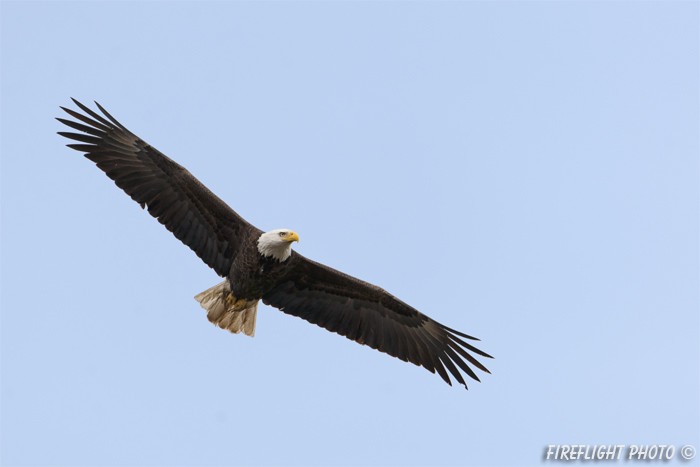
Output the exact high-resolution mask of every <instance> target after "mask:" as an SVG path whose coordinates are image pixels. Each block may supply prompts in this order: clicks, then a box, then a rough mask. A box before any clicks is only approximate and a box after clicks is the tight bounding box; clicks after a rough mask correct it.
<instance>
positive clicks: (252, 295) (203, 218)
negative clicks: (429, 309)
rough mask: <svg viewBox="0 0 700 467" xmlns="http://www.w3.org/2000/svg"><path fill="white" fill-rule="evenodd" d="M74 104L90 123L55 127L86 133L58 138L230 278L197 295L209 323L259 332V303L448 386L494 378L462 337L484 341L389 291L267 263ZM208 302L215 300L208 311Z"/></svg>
mask: <svg viewBox="0 0 700 467" xmlns="http://www.w3.org/2000/svg"><path fill="white" fill-rule="evenodd" d="M73 101H74V102H75V104H76V105H77V106H78V107H79V108H80V109H81V110H83V112H85V113H86V114H87V116H86V115H83V114H80V113H78V112H76V111H73V110H70V109H66V108H63V107H62V108H63V110H65V111H66V112H67V113H68V114H69V115H70V116H72V117H74V118H75V119H77V120H79V121H80V122H82V123H78V122H75V121H71V120H65V119H61V118H59V119H58V120H59V121H60V122H61V123H63V124H65V125H67V126H69V127H71V128H73V129H75V130H78V131H80V132H82V133H72V132H59V134H60V135H62V136H65V137H66V138H70V139H72V140H75V141H78V142H80V144H69V145H68V147H70V148H73V149H76V150H78V151H81V152H84V153H85V157H87V158H88V159H90V160H91V161H93V162H95V163H96V164H97V166H98V167H99V168H100V169H101V170H102V171H104V172H105V173H106V174H107V176H108V177H109V178H111V179H112V180H114V182H115V183H116V185H117V186H118V187H119V188H121V189H122V190H124V191H125V192H126V193H127V194H128V195H129V196H131V198H132V199H133V200H134V201H136V202H137V203H139V204H140V205H141V206H142V207H147V208H148V212H149V213H150V214H151V215H152V216H153V217H155V218H156V219H158V221H159V222H160V223H161V224H163V225H165V227H166V228H167V229H168V230H169V231H171V232H173V234H174V235H175V237H177V238H178V239H179V240H181V241H182V242H183V243H184V244H185V245H187V246H189V247H190V248H191V249H192V250H193V251H194V252H195V253H196V254H197V256H199V257H200V258H201V259H202V260H203V261H204V262H205V263H206V264H207V265H208V266H210V267H211V268H212V269H214V271H216V273H217V274H218V275H219V276H221V277H225V278H227V281H224V283H222V284H220V285H219V286H216V287H214V288H212V289H210V290H209V291H206V292H203V293H202V294H200V295H199V296H198V297H197V299H198V300H200V303H202V306H204V307H205V308H208V309H209V315H208V317H209V319H210V321H212V322H214V323H215V324H217V325H219V326H220V327H222V328H225V329H229V330H230V331H231V332H240V331H241V330H242V327H243V324H241V323H240V322H239V323H238V324H234V321H236V320H238V321H241V320H248V321H249V323H248V325H250V320H251V319H252V329H253V331H254V327H255V310H257V302H258V300H262V301H263V303H265V304H266V305H271V306H273V307H275V308H279V309H280V310H282V311H283V312H285V313H287V314H289V315H293V316H298V317H300V318H303V319H305V320H306V321H309V322H310V323H314V324H317V325H318V326H320V327H323V328H325V329H327V330H329V331H332V332H336V333H338V334H340V335H342V336H345V337H347V338H348V339H351V340H354V341H356V342H359V343H360V344H364V345H368V346H370V347H371V348H373V349H377V350H379V351H380V352H384V353H387V354H389V355H391V356H393V357H397V358H399V359H401V360H403V361H405V362H411V363H414V364H415V365H419V366H423V367H424V368H426V369H427V370H428V371H430V372H432V373H435V372H437V373H438V374H439V375H440V376H441V377H442V378H443V379H444V380H445V382H447V383H448V384H450V385H451V384H452V383H451V382H450V377H449V375H448V372H449V373H451V374H452V375H453V377H454V378H455V379H456V380H457V381H458V382H459V383H460V384H463V385H464V386H465V387H466V386H467V384H466V382H465V381H464V378H463V376H462V374H461V373H460V371H459V370H460V369H461V370H462V371H463V372H464V373H465V374H467V375H468V376H469V377H471V378H472V379H474V380H476V381H479V378H478V377H477V376H476V374H475V373H474V371H473V370H472V368H471V367H470V366H469V365H468V364H467V362H468V363H469V364H471V365H472V366H474V367H476V368H479V369H480V370H482V371H485V372H488V370H487V369H486V368H485V367H484V366H483V365H482V364H481V363H479V362H478V361H477V360H476V359H475V358H474V357H473V356H472V355H471V354H470V353H469V352H471V353H474V354H477V355H481V356H482V357H487V358H492V357H490V356H489V355H488V354H486V353H484V352H482V351H481V350H478V349H476V348H475V347H473V346H472V345H470V344H468V343H467V342H465V341H464V340H463V339H462V338H464V339H471V340H478V339H476V338H474V337H471V336H468V335H466V334H462V333H460V332H458V331H455V330H453V329H450V328H448V327H446V326H443V325H442V324H440V323H438V322H436V321H434V320H432V319H431V318H429V317H427V316H426V315H424V314H422V313H420V312H419V311H417V310H416V309H414V308H412V307H411V306H409V305H407V304H406V303H404V302H402V301H401V300H399V299H398V298H396V297H394V296H393V295H391V294H389V293H388V292H386V291H385V290H383V289H381V288H379V287H377V286H375V285H372V284H369V283H367V282H364V281H361V280H359V279H356V278H354V277H352V276H349V275H347V274H343V273H342V272H339V271H336V270H335V269H332V268H329V267H328V266H324V265H322V264H319V263H316V262H314V261H311V260H309V259H307V258H305V257H303V256H302V255H300V254H298V253H296V252H294V251H292V253H291V256H289V257H288V258H287V259H286V260H284V261H279V260H277V259H275V258H273V257H270V256H263V255H262V254H261V252H260V251H259V247H258V240H259V239H260V237H261V235H263V232H262V231H261V230H259V229H257V228H255V227H254V226H252V225H250V224H249V223H248V222H246V221H245V220H244V219H243V218H241V217H240V216H239V215H238V214H236V212H235V211H233V209H231V208H230V207H229V206H228V205H226V203H224V202H223V201H222V200H220V199H219V198H218V197H217V196H216V195H215V194H213V193H212V192H211V191H209V189H207V187H205V186H204V185H202V184H201V183H200V182H199V181H198V180H197V179H196V178H194V177H193V176H192V174H190V173H189V172H188V171H187V170H186V169H185V168H183V167H182V166H180V165H179V164H177V163H175V162H174V161H172V160H171V159H169V158H168V157H167V156H165V155H164V154H162V153H161V152H159V151H158V150H157V149H155V148H154V147H152V146H150V145H149V144H147V143H146V142H145V141H143V140H141V139H140V138H139V137H138V136H136V135H134V134H133V133H131V132H130V131H129V130H127V129H126V128H125V127H124V126H123V125H121V124H120V123H119V122H118V121H116V120H115V119H114V118H113V117H112V116H111V115H110V114H109V113H107V111H105V110H104V109H103V108H102V107H101V106H100V105H99V104H97V106H98V107H99V109H100V110H101V111H102V113H103V114H104V115H105V117H106V118H105V117H102V116H101V115H99V114H98V113H96V112H94V111H92V110H90V109H89V108H88V107H86V106H84V105H83V104H81V103H79V102H78V101H76V100H75V99H74V100H73ZM289 245H291V243H290V244H289ZM203 294H209V295H208V298H203V299H200V298H199V297H200V296H203ZM231 297H233V299H232V298H231ZM208 299H211V301H210V302H209V304H205V301H206V300H208ZM236 299H243V301H242V302H240V303H244V304H243V305H241V306H239V305H236V306H234V304H233V302H234V301H235V300H236ZM243 307H245V310H244V309H243ZM215 308H216V309H215ZM243 311H245V314H242V313H243ZM251 312H252V314H250V313H251ZM243 316H246V317H244V318H242V317H243ZM245 332H246V334H249V335H252V333H249V332H247V331H245ZM465 360H466V361H465Z"/></svg>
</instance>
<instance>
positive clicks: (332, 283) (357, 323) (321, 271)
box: [263, 252, 493, 387]
mask: <svg viewBox="0 0 700 467" xmlns="http://www.w3.org/2000/svg"><path fill="white" fill-rule="evenodd" d="M287 261H289V271H288V272H287V273H286V274H285V275H284V277H283V278H282V279H281V280H280V282H279V283H278V284H277V285H276V286H275V288H274V289H273V290H271V291H270V292H269V293H267V294H266V295H264V296H263V303H265V304H266V305H272V306H274V307H276V308H279V309H280V310H282V311H283V312H285V313H287V314H289V315H293V316H298V317H300V318H303V319H305V320H306V321H309V322H310V323H314V324H317V325H318V326H321V327H322V328H325V329H327V330H329V331H331V332H336V333H338V334H340V335H341V336H345V337H347V338H348V339H350V340H354V341H356V342H359V343H360V344H363V345H368V346H370V347H371V348H373V349H377V350H379V351H380V352H384V353H387V354H389V355H391V356H392V357H397V358H399V359H401V360H403V361H404V362H411V363H413V364H415V365H418V366H423V367H425V368H426V369H427V370H428V371H430V372H431V373H435V372H436V371H437V372H438V373H439V374H440V376H441V377H442V379H444V380H445V382H446V383H447V384H449V385H450V386H451V385H452V383H451V382H450V377H449V376H448V373H447V371H446V370H445V368H447V370H449V372H450V373H452V375H453V376H454V377H455V379H456V380H457V381H458V382H459V383H461V384H463V385H464V387H467V383H466V382H465V381H464V378H463V377H462V375H461V374H460V372H459V370H458V369H457V367H459V368H460V369H461V370H462V371H463V372H464V373H466V374H467V375H469V377H471V378H472V379H474V380H476V381H479V378H478V377H477V376H476V374H475V373H474V371H473V370H472V369H471V368H470V367H469V365H468V364H467V363H466V362H469V363H470V364H471V365H473V366H475V367H476V368H479V369H480V370H482V371H485V372H487V373H490V372H489V371H488V370H487V369H486V367H484V366H483V365H482V364H481V363H479V361H477V360H476V358H474V357H473V356H472V355H471V354H470V353H469V352H472V353H475V354H477V355H481V356H482V357H487V358H493V357H491V356H490V355H488V354H486V353H484V352H482V351H481V350H479V349H477V348H475V347H474V346H472V345H470V344H468V343H467V342H465V341H464V340H462V339H461V338H460V337H462V338H465V339H472V340H479V339H476V338H474V337H471V336H468V335H466V334H462V333H461V332H458V331H455V330H454V329H450V328H448V327H446V326H443V325H442V324H440V323H438V322H437V321H434V320H432V319H430V318H429V317H427V316H425V315H424V314H422V313H420V312H419V311H418V310H416V309H414V308H412V307H411V306H409V305H407V304H406V303H404V302H402V301H401V300H399V299H398V298H396V297H394V296H393V295H391V294H389V293H388V292H386V291H385V290H384V289H382V288H380V287H377V286H375V285H372V284H369V283H367V282H364V281H361V280H359V279H356V278H354V277H352V276H349V275H347V274H343V273H342V272H340V271H336V270H335V269H332V268H329V267H328V266H324V265H322V264H319V263H316V262H314V261H311V260H309V259H307V258H305V257H303V256H301V255H300V254H298V253H296V252H294V253H292V257H290V258H289V259H288V260H287ZM468 351H469V352H468ZM465 360H466V362H465Z"/></svg>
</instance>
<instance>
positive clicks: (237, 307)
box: [233, 298, 248, 311]
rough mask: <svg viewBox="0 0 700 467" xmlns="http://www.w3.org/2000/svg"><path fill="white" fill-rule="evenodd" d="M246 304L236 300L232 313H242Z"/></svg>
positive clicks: (243, 301) (244, 301)
mask: <svg viewBox="0 0 700 467" xmlns="http://www.w3.org/2000/svg"><path fill="white" fill-rule="evenodd" d="M247 305H248V302H247V301H246V300H244V299H242V298H241V299H240V300H236V303H234V304H233V311H243V310H245V309H246V308H247Z"/></svg>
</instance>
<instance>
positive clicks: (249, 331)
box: [194, 280, 258, 337]
mask: <svg viewBox="0 0 700 467" xmlns="http://www.w3.org/2000/svg"><path fill="white" fill-rule="evenodd" d="M229 295H231V288H230V287H229V284H228V281H227V280H226V281H223V282H222V283H221V284H217V285H215V286H214V287H212V288H210V289H207V290H205V291H204V292H202V293H200V294H198V295H195V297H194V299H195V300H197V301H198V302H199V304H200V305H201V306H202V308H204V309H205V310H207V319H208V320H209V321H211V322H212V323H214V324H215V325H217V326H219V327H220V328H221V329H226V330H227V331H229V332H231V333H233V334H238V333H240V332H243V334H245V335H246V336H250V337H253V336H254V335H255V322H256V320H257V317H258V300H256V301H255V303H252V304H250V302H248V303H249V304H250V306H248V308H246V309H245V310H242V311H233V305H231V304H230V302H229V300H228V297H229Z"/></svg>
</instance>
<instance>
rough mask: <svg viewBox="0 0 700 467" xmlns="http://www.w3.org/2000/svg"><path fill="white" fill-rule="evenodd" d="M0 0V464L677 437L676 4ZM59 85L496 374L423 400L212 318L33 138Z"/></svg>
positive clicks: (691, 365) (73, 156)
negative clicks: (463, 342) (458, 339)
mask: <svg viewBox="0 0 700 467" xmlns="http://www.w3.org/2000/svg"><path fill="white" fill-rule="evenodd" d="M0 8H1V13H2V17H1V23H0V26H1V49H0V52H1V64H0V65H1V80H0V91H1V99H2V101H1V104H2V106H1V113H0V128H1V129H2V135H1V136H2V139H1V142H0V149H1V151H2V161H1V164H2V165H1V168H2V174H1V177H2V178H1V182H2V192H1V195H2V201H1V206H0V207H1V212H2V232H1V234H2V252H1V259H2V270H1V273H2V295H1V297H2V298H1V306H2V309H1V311H2V315H1V316H0V318H1V321H0V325H1V328H0V329H1V331H0V337H1V344H0V345H1V347H0V350H1V351H2V352H1V359H0V363H1V369H2V373H1V382H0V397H1V399H0V402H1V404H2V406H1V418H0V422H1V424H0V429H1V431H0V434H1V439H0V441H1V443H2V444H1V446H0V447H1V449H2V454H1V458H0V460H1V461H2V463H3V464H4V465H46V466H54V465H65V466H68V465H72V466H87V465H91V466H102V465H125V466H131V465H155V464H157V465H266V466H267V465H362V466H365V465H366V466H370V465H408V466H413V465H415V466H419V465H470V466H473V465H539V464H541V463H542V454H543V452H544V447H545V446H546V445H549V444H674V445H676V446H678V447H680V446H682V445H684V444H694V445H695V446H696V448H700V404H699V397H698V394H700V378H699V376H700V339H699V334H700V331H699V330H700V316H699V312H698V309H699V298H698V297H699V295H698V284H699V282H700V277H699V274H698V258H699V251H698V238H699V230H700V229H699V217H698V212H699V209H698V208H699V206H698V204H699V201H698V199H699V190H698V174H699V164H698V154H699V149H700V148H699V141H700V132H699V130H698V128H699V127H700V120H699V118H698V113H699V111H698V109H699V105H700V95H699V82H700V65H699V56H700V50H699V49H700V46H699V44H700V34H699V26H698V17H699V13H700V11H699V10H700V7H699V6H698V3H697V2H653V1H645V2H517V3H516V2H493V3H485V2H437V3H433V2H359V3H350V2H333V3H322V2H290V3H282V2H262V3H252V2H211V3H196V4H195V3H193V2H192V3H188V2H177V3H170V2H148V3H145V2H99V3H98V2H69V3H61V2H51V3H48V2H46V3H38V2H2V5H1V7H0ZM71 96H72V97H75V98H77V99H79V100H82V101H84V102H85V103H91V101H92V100H97V101H98V102H100V103H101V104H102V105H103V106H105V107H106V108H107V109H108V110H109V111H110V112H111V113H112V114H113V115H114V116H115V117H116V118H117V119H119V120H120V121H121V122H122V123H124V124H125V125H126V126H127V127H128V128H129V129H131V130H132V131H133V132H135V133H137V134H138V135H140V136H141V137H142V138H143V139H145V140H146V141H148V142H149V143H151V144H153V145H154V146H155V147H157V148H158V149H160V150H161V151H163V152H165V153H166V154H167V155H169V156H170V157H171V158H173V159H175V160H176V161H178V162H179V163H181V164H182V165H184V166H185V167H187V168H188V169H189V170H190V171H191V172H192V173H194V175H195V176H197V177H198V178H199V179H200V180H201V181H202V182H203V183H205V184H206V185H207V186H208V187H209V188H211V189H212V190H213V191H214V192H215V193H217V194H218V195H219V196H220V197H221V198H223V199H224V200H225V201H227V202H228V203H229V205H230V206H231V207H233V208H234V209H235V210H236V211H237V212H239V213H240V214H241V215H242V216H244V217H245V218H246V219H247V220H249V221H250V222H252V223H253V224H255V225H256V226H258V227H259V228H261V229H263V230H271V229H275V228H290V229H293V230H295V231H296V232H298V233H299V235H300V236H301V243H300V244H298V246H297V245H295V248H296V249H297V250H298V251H299V252H300V253H302V254H303V255H305V256H308V257H310V258H312V259H315V260H317V261H320V262H322V263H325V264H328V265H330V266H332V267H335V268H337V269H340V270H342V271H344V272H347V273H349V274H352V275H354V276H357V277H359V278H362V279H364V280H367V281H369V282H372V283H375V284H377V285H379V286H381V287H384V288H385V289H387V290H389V291H390V292H391V293H393V294H394V295H397V296H398V297H400V298H401V299H402V300H404V301H406V302H408V303H409V304H411V305H413V306H414V307H416V308H418V309H420V310H421V311H423V312H424V313H426V314H427V315H429V316H431V317H433V318H435V319H436V320H438V321H440V322H443V323H444V324H446V325H448V326H450V327H453V328H455V329H458V330H460V331H463V332H466V333H468V334H471V335H475V336H477V337H479V338H481V339H482V343H481V348H482V349H483V350H484V351H486V352H488V353H490V354H492V355H494V356H495V357H496V358H495V360H493V361H489V362H488V367H489V369H490V370H491V371H492V373H493V374H492V375H485V376H484V378H482V383H480V384H479V383H474V384H471V385H470V390H469V391H468V392H467V391H464V390H463V389H461V388H459V387H452V388H450V387H449V386H447V385H446V384H444V383H443V382H442V381H441V379H440V378H439V377H438V376H435V375H431V374H430V373H428V372H427V371H425V370H424V369H421V368H418V367H415V366H413V365H410V364H406V363H403V362H400V361H399V360H396V359H392V358H390V357H388V356H386V355H384V354H380V353H379V352H376V351H373V350H371V349H369V348H367V347H362V346H360V345H357V344H356V343H353V342H351V341H348V340H347V339H345V338H342V337H339V336H338V335H335V334H332V333H329V332H327V331H325V330H322V329H320V328H318V327H316V326H314V325H310V324H308V323H306V322H305V321H302V320H300V319H298V318H294V317H291V316H287V315H284V314H283V313H281V312H279V311H277V310H275V309H272V308H268V307H262V308H261V309H260V312H259V317H258V326H257V334H256V336H255V338H254V339H250V338H248V337H245V336H242V335H237V336H234V335H230V334H229V333H227V332H224V331H222V330H220V329H217V328H215V327H214V326H212V325H211V324H210V323H209V322H208V321H207V320H206V317H205V313H204V311H203V310H202V309H201V308H200V307H199V305H198V304H197V303H196V302H195V300H194V299H193V297H194V295H196V294H197V293H199V292H201V291H203V290H205V289H207V288H208V287H210V286H212V285H214V284H216V283H218V282H219V281H220V279H219V278H218V276H216V274H215V273H214V272H213V271H211V270H210V269H209V268H208V267H207V266H206V265H204V264H203V263H202V262H201V261H200V260H199V259H198V258H197V257H196V256H195V255H194V254H193V253H192V252H191V251H190V250H189V249H188V248H186V247H185V246H183V245H182V244H181V243H180V242H179V241H177V240H176V239H175V238H174V237H173V236H172V235H171V234H170V233H169V232H167V231H166V230H165V229H164V228H163V227H162V226H161V225H160V224H158V222H156V221H155V220H154V219H152V218H151V217H150V216H149V215H148V214H147V213H145V212H143V211H142V210H141V209H140V208H139V207H138V205H136V203H134V202H133V201H131V200H130V199H129V198H128V197H127V196H125V195H124V194H123V193H122V192H121V191H120V190H118V189H117V188H116V187H115V186H114V184H113V183H112V182H111V181H110V180H109V179H107V177H105V176H104V174H102V173H101V172H100V171H99V170H98V169H96V168H95V167H94V165H93V164H92V163H91V162H89V161H88V160H87V159H85V158H83V157H82V156H81V155H80V154H79V153H77V152H75V151H72V150H69V149H67V148H65V146H64V144H65V143H66V141H64V140H63V139H62V138H61V137H59V136H57V135H56V131H61V130H63V129H64V128H62V125H61V124H59V123H58V122H57V121H55V120H54V117H57V116H62V112H61V111H60V110H59V108H58V107H59V106H60V105H62V106H72V103H71V101H70V99H69V98H70V97H71ZM696 461H697V459H696ZM696 461H694V462H696ZM679 462H680V461H679V460H678V455H676V459H674V460H673V463H674V464H675V463H679Z"/></svg>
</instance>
